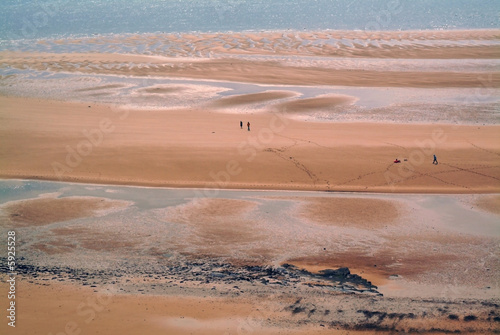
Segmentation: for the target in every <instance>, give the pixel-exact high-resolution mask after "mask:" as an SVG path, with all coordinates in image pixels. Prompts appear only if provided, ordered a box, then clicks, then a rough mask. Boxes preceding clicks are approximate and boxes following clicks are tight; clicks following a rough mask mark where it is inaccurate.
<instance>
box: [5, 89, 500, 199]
mask: <svg viewBox="0 0 500 335" xmlns="http://www.w3.org/2000/svg"><path fill="white" fill-rule="evenodd" d="M334 100H335V99H334ZM233 103H234V102H233ZM0 104H1V105H2V109H1V111H0V113H1V117H2V119H3V122H2V125H0V127H1V134H0V136H1V141H2V147H1V149H0V150H1V152H0V157H1V159H2V162H3V164H2V167H1V169H0V175H2V176H3V177H4V178H6V177H8V178H28V179H45V180H66V181H78V182H92V183H95V182H97V183H106V184H110V183H111V184H132V185H148V186H174V187H177V186H185V187H215V188H244V189H292V190H299V189H302V190H324V191H327V190H330V191H372V192H421V193H498V192H499V191H500V180H499V174H500V165H499V158H498V157H499V154H498V152H499V147H498V143H500V135H499V134H500V131H499V127H498V126H496V125H487V126H483V125H480V126H469V125H465V126H454V125H421V124H418V125H408V124H397V125H394V124H364V123H352V124H337V123H324V122H323V123H312V122H300V121H295V120H293V119H290V118H288V115H287V114H286V111H285V112H284V113H283V112H278V113H263V114H253V115H244V116H242V115H234V114H227V113H217V112H216V111H210V110H169V111H137V110H127V109H122V108H119V107H110V106H101V105H91V106H90V107H89V105H88V104H81V103H80V104H78V103H64V102H51V101H39V100H34V99H21V98H13V97H1V98H0ZM300 107H301V106H297V107H294V109H292V111H290V113H291V114H294V113H296V111H295V109H298V108H300ZM240 120H243V122H244V129H240V125H239V123H240ZM247 121H251V131H248V130H247V129H246V122H247ZM433 154H436V155H437V156H438V159H439V164H438V165H433V164H432V160H433ZM396 158H398V159H400V160H401V161H402V162H401V163H399V164H394V163H393V161H394V160H395V159H396ZM405 160H406V161H405Z"/></svg>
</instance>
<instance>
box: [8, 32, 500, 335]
mask: <svg viewBox="0 0 500 335" xmlns="http://www.w3.org/2000/svg"><path fill="white" fill-rule="evenodd" d="M498 39H499V34H498V31H497V30H456V31H398V32H366V31H355V32H354V31H318V32H308V31H304V32H302V31H297V32H243V33H183V34H180V33H179V34H164V33H157V34H130V35H123V36H115V35H111V36H105V35H103V36H95V37H87V38H76V37H71V38H65V39H52V40H43V39H41V40H37V41H36V42H35V43H33V44H32V45H29V47H25V49H24V50H7V51H0V70H1V77H0V120H1V122H0V143H1V145H0V178H2V180H0V191H1V192H0V220H1V221H0V222H1V223H0V232H1V234H2V236H7V233H8V232H9V231H15V232H16V234H17V235H16V236H17V238H18V242H16V243H17V254H16V259H17V263H16V264H17V265H16V272H17V275H16V280H17V281H16V285H17V290H18V292H19V293H18V294H17V297H18V298H16V303H17V306H18V314H17V316H18V327H17V329H16V332H15V333H16V334H33V333H36V332H38V333H41V334H46V333H53V334H59V333H60V332H65V333H68V334H69V333H71V332H72V331H74V332H78V331H80V332H81V333H84V332H85V333H97V332H101V333H105V334H115V333H116V334H136V333H139V332H140V333H143V334H158V333H160V332H168V333H172V334H372V333H377V334H381V333H384V334H385V333H386V334H390V333H394V332H410V333H412V332H421V333H439V334H445V333H453V332H458V333H491V332H494V331H497V330H498V324H499V323H498V322H500V314H499V313H498V306H499V305H500V300H499V297H500V292H499V287H498V280H497V279H498V278H499V275H500V273H499V269H500V264H499V263H498V259H499V257H498V256H499V255H498V243H499V238H500V235H499V231H500V230H499V229H500V228H499V225H498V215H499V211H500V210H499V208H500V198H499V194H500V157H499V156H500V125H499V120H500V118H499V114H498V110H499V108H498V107H499V106H500V99H499V96H500V95H499V89H498V87H499V84H500V75H499V73H498V65H499V61H498V56H497V55H498V50H499V44H498ZM240 122H241V125H240ZM247 122H249V123H250V126H249V129H248V128H247ZM434 155H436V158H437V163H433V159H434ZM0 258H1V261H2V262H1V264H0V266H1V268H2V275H1V276H0V291H1V292H8V290H9V288H10V284H9V282H7V280H8V279H9V278H10V277H9V275H8V274H7V273H8V271H9V269H8V268H7V265H6V264H7V259H8V255H7V253H6V250H4V251H2V252H1V253H0ZM8 303H9V301H7V299H4V298H2V300H1V306H0V307H1V308H2V310H6V308H7V306H8ZM4 321H5V320H4ZM0 330H1V332H2V334H3V333H4V332H6V333H9V331H12V329H11V328H10V327H9V326H7V325H6V323H5V322H3V323H1V324H0ZM9 334H10V333H9Z"/></svg>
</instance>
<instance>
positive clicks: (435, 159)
mask: <svg viewBox="0 0 500 335" xmlns="http://www.w3.org/2000/svg"><path fill="white" fill-rule="evenodd" d="M432 164H435V165H437V164H438V159H437V157H436V155H434V160H433V161H432Z"/></svg>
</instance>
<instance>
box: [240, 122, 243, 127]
mask: <svg viewBox="0 0 500 335" xmlns="http://www.w3.org/2000/svg"><path fill="white" fill-rule="evenodd" d="M240 128H241V129H243V121H240Z"/></svg>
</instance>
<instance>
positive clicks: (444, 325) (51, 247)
mask: <svg viewBox="0 0 500 335" xmlns="http://www.w3.org/2000/svg"><path fill="white" fill-rule="evenodd" d="M2 189H3V190H4V192H3V195H2V196H3V197H4V199H5V197H7V198H9V199H10V201H7V202H5V203H4V204H3V205H1V206H0V214H1V215H4V214H8V213H10V211H11V209H12V208H14V207H16V206H20V205H22V206H23V208H24V209H25V210H29V211H30V212H31V213H33V214H34V215H36V214H39V215H43V213H44V211H45V209H44V208H43V207H41V206H38V203H37V201H35V200H36V199H43V200H44V201H45V202H46V203H47V207H51V208H57V207H58V206H63V207H64V205H65V201H66V200H72V199H76V198H81V197H82V196H85V197H92V198H94V199H104V201H105V202H108V203H116V202H124V203H131V204H132V205H129V206H122V207H119V208H116V209H115V210H114V211H108V212H107V213H106V214H105V215H102V216H100V217H99V218H98V219H96V218H95V216H94V214H92V212H91V211H90V210H91V209H92V208H94V204H93V203H91V202H87V203H86V205H85V206H84V205H83V204H82V205H81V206H80V207H75V208H74V209H73V211H74V215H72V216H71V217H59V218H58V219H57V220H53V222H50V223H47V224H45V225H43V226H40V225H30V226H19V225H18V224H17V222H18V221H16V219H15V218H12V217H10V218H7V219H5V220H4V219H3V220H2V225H1V226H0V230H1V231H2V232H5V233H6V231H7V230H11V229H13V227H16V228H15V230H16V234H17V236H18V238H19V239H21V238H22V243H20V244H19V246H18V255H19V258H18V264H17V268H16V270H17V272H18V275H17V280H18V290H19V292H20V293H19V300H18V301H17V302H18V306H19V308H18V317H19V318H18V320H19V328H18V330H19V331H20V332H21V333H22V334H25V333H29V332H30V330H32V329H33V328H32V327H34V326H36V327H37V329H41V330H43V331H44V332H53V333H54V332H57V331H59V329H63V328H64V326H65V324H66V323H67V322H70V321H74V322H76V323H77V324H78V327H80V328H82V330H85V331H93V329H96V328H99V329H110V331H112V332H115V331H120V332H122V333H124V334H132V333H134V332H135V331H136V328H137V327H143V328H144V332H145V333H148V332H149V333H155V332H158V331H160V330H164V331H170V332H175V333H179V334H184V333H186V334H187V333H210V332H212V333H220V332H221V331H223V332H225V331H228V332H230V333H231V332H237V331H238V329H240V330H241V329H246V330H247V331H248V332H249V333H254V334H275V333H277V334H280V333H290V332H291V333H294V332H295V333H297V334H323V333H332V332H335V331H338V332H339V334H342V333H343V332H344V333H345V331H347V330H356V329H357V330H365V331H370V330H373V331H375V330H377V331H378V332H380V331H385V332H390V331H406V332H411V331H421V332H422V331H423V332H425V331H430V330H431V329H435V330H436V329H439V331H440V332H450V331H451V332H452V331H456V330H463V329H471V330H472V331H474V332H481V331H489V330H491V329H494V327H495V326H496V325H497V323H498V321H495V318H497V319H498V317H500V315H498V313H497V311H496V310H495V304H498V293H499V291H498V286H497V283H496V278H498V269H499V267H498V258H497V257H496V247H497V245H498V239H499V235H498V224H497V222H498V214H494V213H488V212H484V211H483V210H482V209H480V208H479V209H477V208H475V206H474V204H476V203H478V202H482V201H489V200H490V199H491V197H492V196H491V195H482V196H478V195H454V196H453V195H433V196H430V195H383V194H378V195H375V194H362V193H358V194H345V193H324V192H283V191H230V190H225V191H223V190H219V191H218V192H217V193H216V194H213V195H212V196H211V197H206V196H203V192H204V190H201V189H191V190H188V189H162V188H130V187H120V186H109V185H86V184H68V183H47V182H36V181H3V182H2ZM47 192H49V194H52V196H51V197H49V196H47V195H46V194H47ZM27 194H29V199H35V200H30V201H27V200H26V199H25V197H26V195H27ZM37 195H38V196H37ZM12 196H14V197H15V198H16V199H17V200H15V199H12V198H11V197H12ZM39 196H42V198H39ZM4 201H5V200H4ZM82 207H85V208H86V209H87V210H89V211H88V212H87V214H86V215H85V216H82V214H81V213H82ZM16 208H19V207H16ZM325 213H330V215H336V218H337V221H333V222H326V221H325V217H324V215H325ZM337 214H338V215H337ZM363 215H364V216H365V217H367V218H369V219H370V220H371V221H370V220H367V221H366V220H362V219H361V216H363ZM471 218H474V220H475V225H474V226H471V225H470V224H469V223H470V220H471ZM2 264H6V263H2ZM2 266H4V265H2ZM346 267H348V268H349V269H346ZM2 276H3V277H2V284H1V285H0V288H5V286H6V283H5V280H6V276H5V275H2ZM54 296H57V297H58V298H57V299H54ZM89 301H90V302H89ZM92 302H97V307H91V306H96V305H92V304H91V303H92ZM40 304H44V305H43V306H44V308H43V309H41V308H40V307H39V306H40ZM82 304H83V305H82ZM84 307H85V308H84ZM92 308H93V309H94V312H95V317H94V318H91V316H92V315H93V314H92V312H91V310H92ZM44 315H45V316H44ZM450 315H451V316H450ZM49 316H50V318H52V320H53V322H47V321H46V320H47V318H48V317H49ZM467 317H469V318H470V319H471V320H468V319H467ZM123 319H126V320H127V321H126V322H125V323H123V322H122V321H120V320H123ZM86 320H89V321H88V322H87V321H86ZM1 327H5V325H1ZM103 327H104V328H103ZM248 327H250V328H248Z"/></svg>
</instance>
